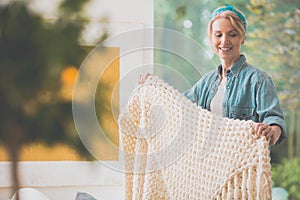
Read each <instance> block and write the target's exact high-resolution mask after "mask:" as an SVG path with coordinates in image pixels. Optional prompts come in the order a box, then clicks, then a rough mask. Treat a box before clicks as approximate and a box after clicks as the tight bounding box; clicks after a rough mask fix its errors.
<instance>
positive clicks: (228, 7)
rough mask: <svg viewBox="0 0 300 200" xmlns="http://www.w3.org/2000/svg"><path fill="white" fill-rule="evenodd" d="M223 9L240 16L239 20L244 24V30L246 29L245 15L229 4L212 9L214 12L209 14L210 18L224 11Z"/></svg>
mask: <svg viewBox="0 0 300 200" xmlns="http://www.w3.org/2000/svg"><path fill="white" fill-rule="evenodd" d="M225 11H231V12H233V13H234V14H236V16H238V17H239V18H240V20H242V22H243V24H244V28H245V31H246V30H247V29H246V27H247V22H246V18H245V16H244V15H243V14H242V13H240V12H239V11H237V10H236V9H235V8H234V7H233V6H232V5H229V4H225V7H220V8H217V9H216V10H214V12H213V13H212V14H211V16H210V19H212V18H214V17H215V16H217V15H218V14H220V13H222V12H225Z"/></svg>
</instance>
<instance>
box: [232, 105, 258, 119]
mask: <svg viewBox="0 0 300 200" xmlns="http://www.w3.org/2000/svg"><path fill="white" fill-rule="evenodd" d="M231 114H232V118H234V119H240V120H250V119H252V117H253V116H254V107H245V106H233V107H232V110H231Z"/></svg>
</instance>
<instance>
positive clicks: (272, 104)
mask: <svg viewBox="0 0 300 200" xmlns="http://www.w3.org/2000/svg"><path fill="white" fill-rule="evenodd" d="M256 103H257V108H256V109H257V110H256V112H257V114H258V115H259V122H262V123H266V124H269V125H278V126H280V127H281V135H280V138H279V139H278V141H277V144H279V143H281V142H282V141H283V140H284V139H285V138H286V137H287V131H286V125H285V121H284V115H283V112H282V109H281V107H280V103H279V98H278V96H277V94H276V89H275V86H274V83H273V81H272V80H271V78H270V77H267V78H265V79H263V80H261V81H259V82H258V86H257V93H256Z"/></svg>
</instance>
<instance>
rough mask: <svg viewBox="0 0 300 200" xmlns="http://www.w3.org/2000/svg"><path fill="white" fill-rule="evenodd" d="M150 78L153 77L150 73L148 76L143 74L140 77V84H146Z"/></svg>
mask: <svg viewBox="0 0 300 200" xmlns="http://www.w3.org/2000/svg"><path fill="white" fill-rule="evenodd" d="M149 76H152V74H150V73H149V72H147V73H146V74H143V75H142V74H141V75H140V80H139V82H138V83H139V84H144V83H145V81H146V79H147V78H148V77H149Z"/></svg>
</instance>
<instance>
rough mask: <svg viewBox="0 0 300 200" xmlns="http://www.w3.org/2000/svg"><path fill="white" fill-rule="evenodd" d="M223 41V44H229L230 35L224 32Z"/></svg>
mask: <svg viewBox="0 0 300 200" xmlns="http://www.w3.org/2000/svg"><path fill="white" fill-rule="evenodd" d="M221 41H222V43H223V44H228V43H229V38H228V36H227V35H225V34H224V35H223V37H222V40H221Z"/></svg>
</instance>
